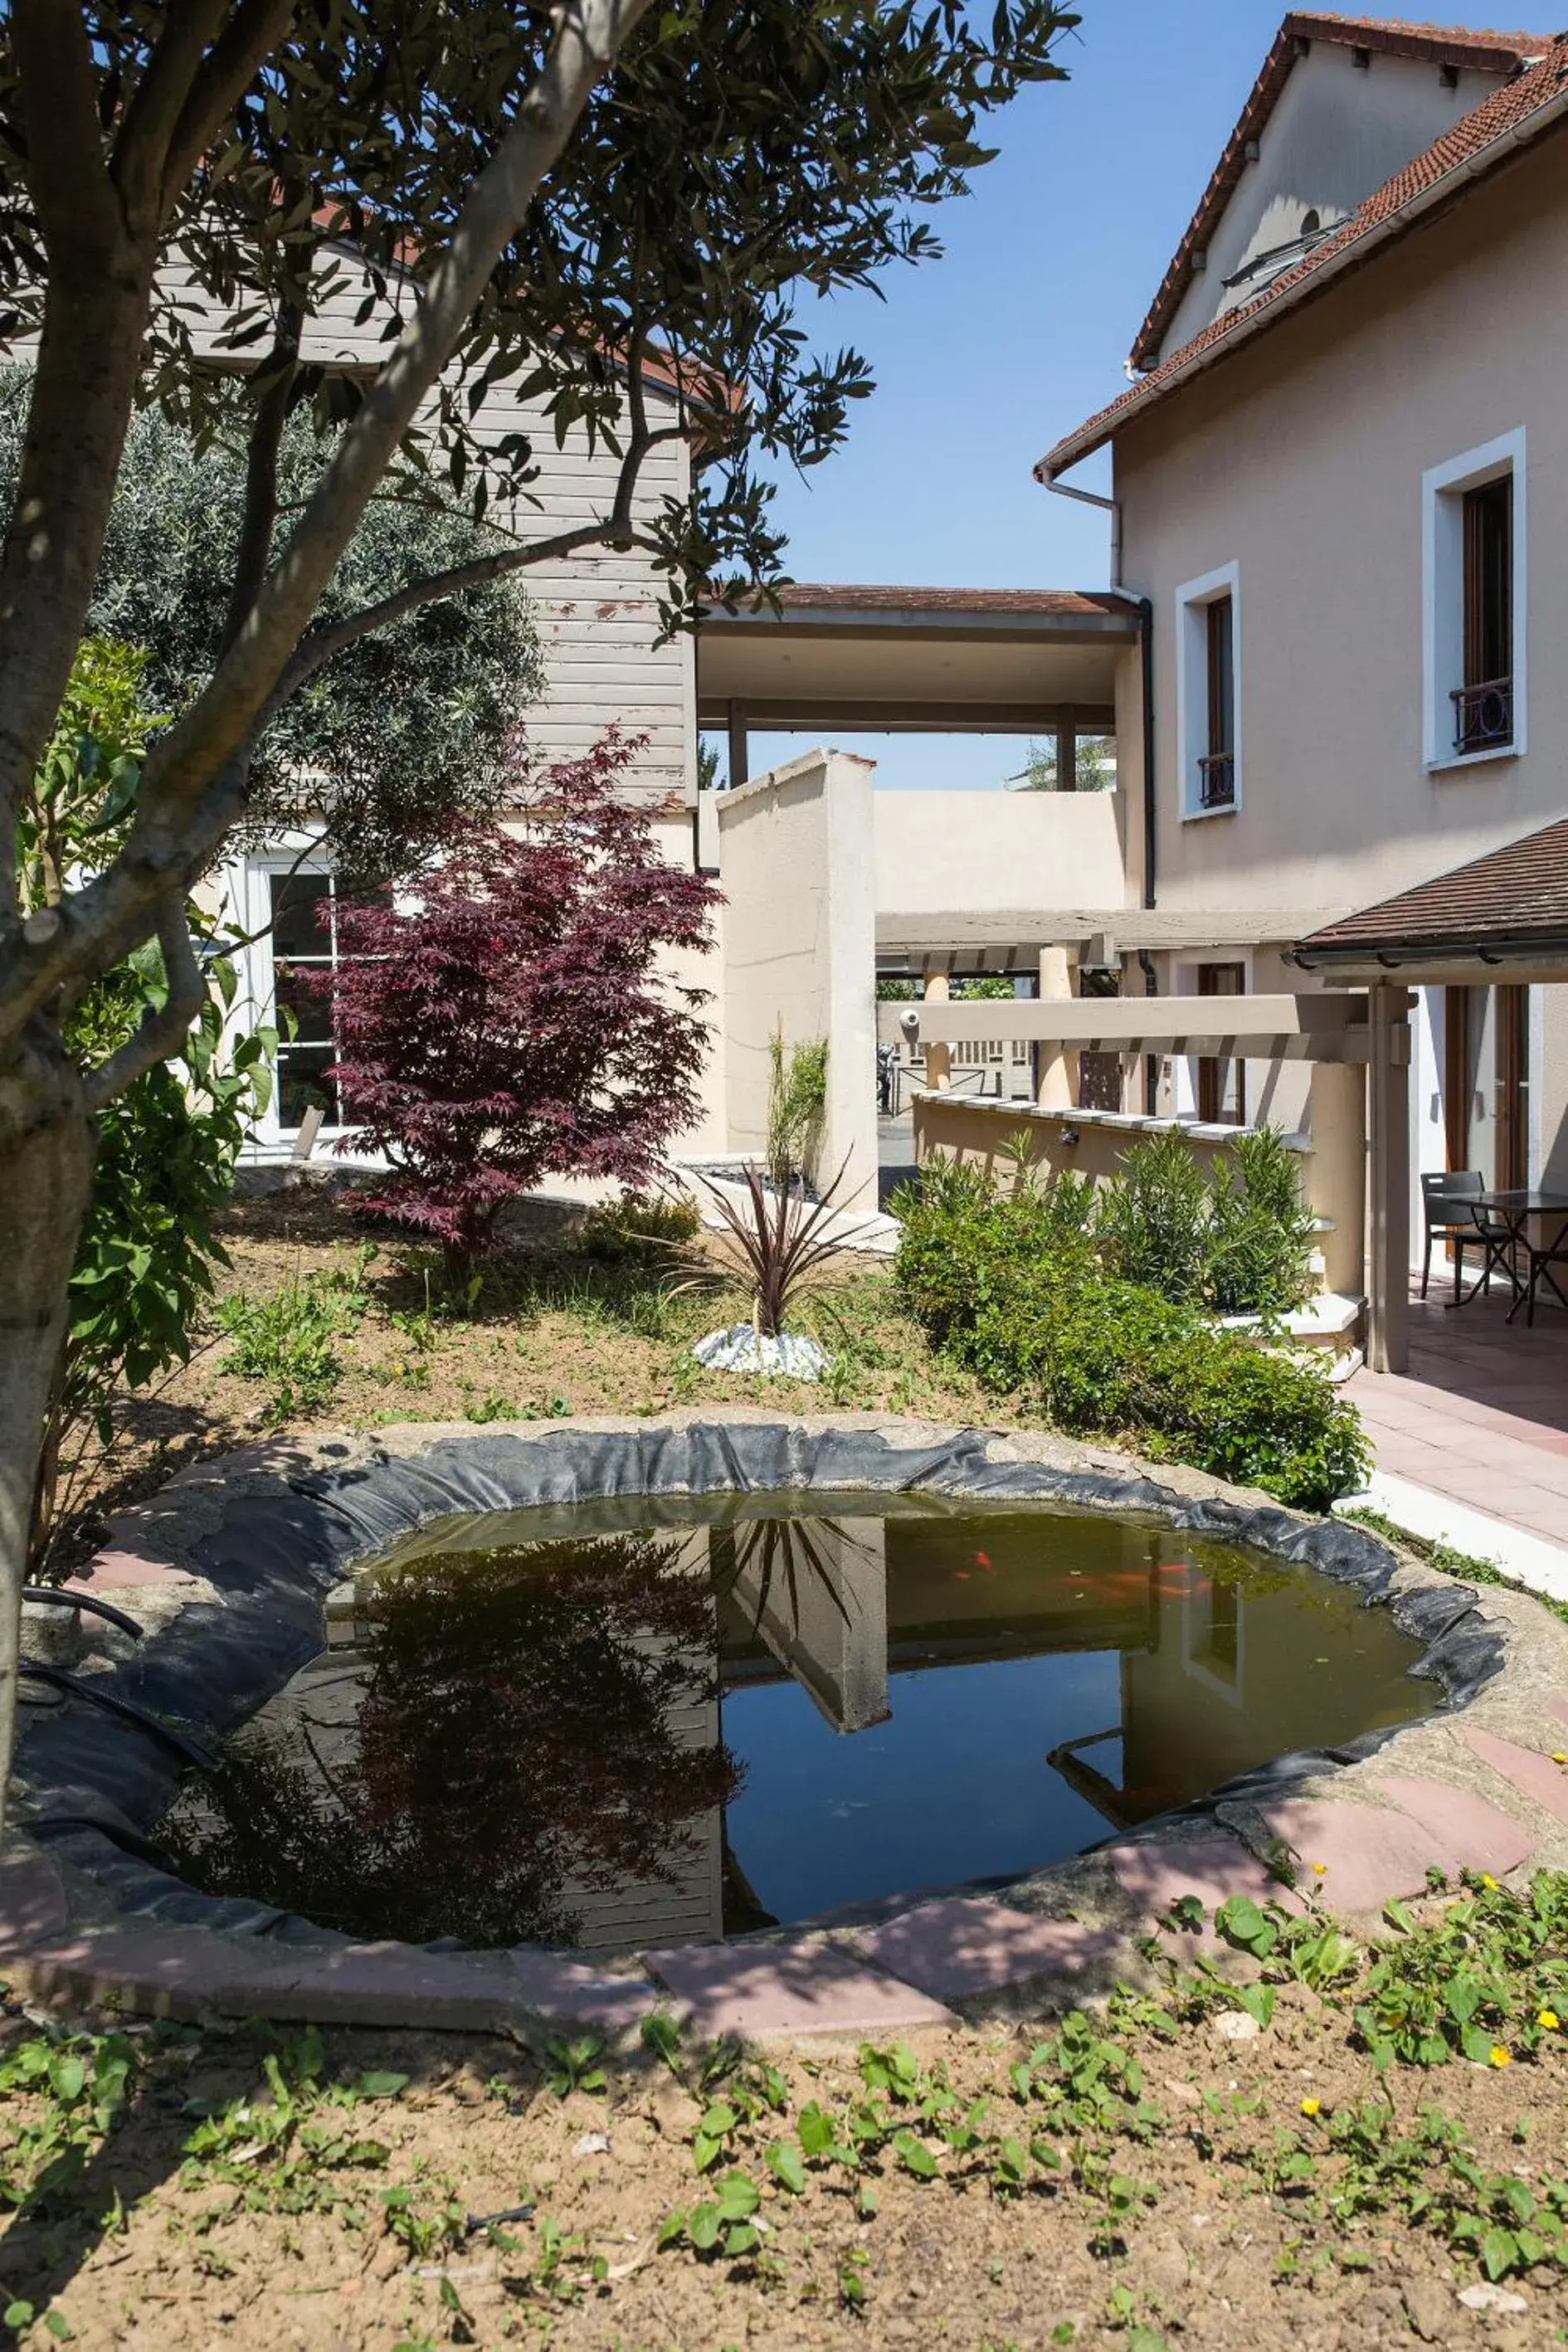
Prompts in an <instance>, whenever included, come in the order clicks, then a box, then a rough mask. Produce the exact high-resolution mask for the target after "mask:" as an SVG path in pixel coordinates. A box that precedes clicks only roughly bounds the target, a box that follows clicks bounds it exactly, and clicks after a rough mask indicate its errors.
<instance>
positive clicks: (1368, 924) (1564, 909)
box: [1295, 817, 1568, 966]
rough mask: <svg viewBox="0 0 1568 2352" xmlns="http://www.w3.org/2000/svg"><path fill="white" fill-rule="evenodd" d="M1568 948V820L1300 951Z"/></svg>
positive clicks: (1352, 919) (1312, 959) (1364, 955)
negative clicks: (1566, 945) (1564, 946)
mask: <svg viewBox="0 0 1568 2352" xmlns="http://www.w3.org/2000/svg"><path fill="white" fill-rule="evenodd" d="M1564 944H1568V817H1560V818H1559V819H1558V820H1557V822H1556V823H1555V824H1548V825H1543V826H1542V828H1541V830H1540V832H1539V833H1528V834H1526V835H1525V836H1524V838H1523V839H1522V840H1521V841H1510V842H1509V843H1508V844H1507V845H1505V846H1504V847H1503V848H1501V849H1494V850H1491V851H1489V853H1488V855H1487V856H1484V857H1475V858H1472V859H1471V860H1470V862H1469V864H1468V866H1453V867H1451V868H1450V869H1449V871H1448V872H1447V874H1439V875H1437V876H1436V877H1434V879H1433V880H1432V881H1430V882H1420V883H1417V884H1416V886H1415V888H1414V889H1411V890H1401V891H1400V892H1398V894H1397V895H1396V896H1395V897H1394V898H1384V899H1381V900H1380V901H1379V902H1378V904H1377V905H1376V906H1374V907H1363V908H1362V909H1361V911H1360V912H1359V913H1357V914H1354V915H1347V916H1346V917H1345V919H1343V921H1342V922H1338V923H1329V924H1326V925H1325V926H1324V928H1323V929H1321V930H1319V931H1312V932H1310V933H1309V934H1308V936H1307V937H1306V938H1305V939H1304V940H1301V941H1300V943H1299V945H1298V946H1297V949H1296V950H1295V957H1296V960H1299V961H1300V962H1302V963H1304V964H1306V965H1308V966H1311V965H1314V964H1316V963H1317V962H1318V961H1319V960H1320V958H1322V959H1331V958H1332V959H1338V958H1341V957H1352V956H1353V957H1355V958H1356V959H1358V960H1360V961H1368V960H1372V959H1380V960H1381V959H1384V958H1386V959H1387V960H1388V961H1390V962H1404V961H1406V960H1407V959H1408V958H1410V957H1412V956H1420V955H1436V954H1440V953H1443V952H1444V951H1447V952H1451V953H1453V952H1459V951H1463V950H1470V951H1472V952H1474V951H1476V950H1489V951H1490V952H1492V953H1502V952H1504V951H1506V950H1510V949H1511V950H1513V951H1514V952H1516V953H1519V952H1523V951H1527V950H1530V949H1531V948H1542V947H1545V946H1556V947H1559V948H1561V947H1563V945H1564Z"/></svg>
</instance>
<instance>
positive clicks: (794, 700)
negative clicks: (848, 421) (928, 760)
mask: <svg viewBox="0 0 1568 2352" xmlns="http://www.w3.org/2000/svg"><path fill="white" fill-rule="evenodd" d="M779 605H780V609H779V610H778V611H777V612H776V613H775V612H773V611H772V610H771V609H764V610H763V611H761V612H755V613H723V612H714V613H710V614H709V616H708V618H707V619H706V620H705V621H704V622H703V624H702V625H701V628H700V631H699V633H698V638H697V720H698V724H699V726H700V727H705V728H710V729H714V730H721V731H723V732H725V733H726V734H727V735H728V737H729V741H730V781H731V784H741V783H744V782H746V781H747V779H748V777H749V775H750V773H751V769H750V763H749V760H748V756H747V739H748V736H749V735H750V734H751V733H752V731H754V730H755V731H766V732H769V733H810V734H816V735H821V734H822V733H823V732H824V730H832V729H837V730H842V731H845V732H855V733H864V734H877V735H880V734H895V733H899V734H909V733H926V734H1001V735H1005V734H1012V735H1024V736H1030V735H1034V736H1047V735H1049V736H1055V738H1056V740H1057V744H1058V778H1059V779H1060V782H1061V786H1062V788H1063V789H1064V790H1068V791H1070V790H1071V788H1072V776H1073V768H1074V746H1075V745H1076V742H1077V740H1078V738H1079V736H1080V735H1110V734H1114V732H1115V730H1116V665H1117V659H1118V656H1119V655H1121V654H1122V653H1124V652H1125V651H1126V650H1127V649H1128V648H1129V647H1130V646H1136V645H1137V643H1138V641H1139V633H1140V629H1141V626H1142V620H1141V614H1140V611H1139V607H1138V606H1137V605H1136V604H1133V603H1132V602H1131V600H1130V599H1128V598H1127V597H1124V596H1118V595H1113V594H1110V593H1101V594H1086V593H1080V592H1079V591H1078V590H1076V589H1063V588H1019V589H1013V588H897V587H882V586H836V585H831V584H826V585H825V584H820V583H799V582H797V583H794V584H792V585H791V586H789V587H786V588H784V589H782V590H781V591H780V595H779Z"/></svg>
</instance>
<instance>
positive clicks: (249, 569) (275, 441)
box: [221, 187, 310, 650]
mask: <svg viewBox="0 0 1568 2352" xmlns="http://www.w3.org/2000/svg"><path fill="white" fill-rule="evenodd" d="M303 194H304V191H303V190H302V189H300V188H299V187H290V188H288V189H286V190H285V191H284V209H285V211H292V209H293V207H294V205H296V204H298V203H299V202H300V200H301V198H302V196H303ZM305 268H306V271H307V273H308V272H309V270H310V258H309V255H307V258H306V262H305ZM307 292H308V288H307V285H306V282H305V280H304V279H302V278H300V275H299V272H298V270H297V269H295V268H289V271H288V274H287V278H286V280H285V283H284V287H283V291H282V294H281V296H280V298H279V311H278V331H277V333H276V335H275V337H274V339H273V344H272V356H271V358H270V359H269V360H268V362H266V369H267V373H268V374H269V375H270V378H271V381H270V382H269V383H268V386H267V389H266V391H265V392H264V393H263V394H262V395H261V398H260V400H259V402H258V404H257V411H256V419H255V423H254V425H252V427H251V434H250V446H249V447H248V448H247V451H246V456H245V511H244V515H243V518H242V520H241V522H240V531H239V546H238V549H237V552H236V555H235V567H234V585H233V588H232V589H231V591H230V593H229V600H228V612H227V614H226V616H225V620H224V625H223V636H222V639H221V649H224V650H226V648H227V647H228V646H231V645H232V644H233V643H234V641H235V639H236V637H237V636H238V635H239V632H240V630H241V629H242V627H243V626H244V625H245V620H246V615H247V614H248V613H249V611H250V608H251V606H252V604H254V603H255V602H256V598H257V595H258V592H259V590H260V587H261V583H262V582H263V581H264V580H265V578H266V577H267V566H268V562H269V561H270V559H271V555H272V535H273V532H274V531H275V530H276V529H277V527H278V459H279V453H280V452H281V450H282V446H283V429H284V427H285V425H287V424H288V422H289V408H290V404H291V403H292V398H293V392H294V379H295V377H296V375H297V374H298V373H299V367H300V338H301V336H302V334H303V332H304V326H305V308H306V297H307Z"/></svg>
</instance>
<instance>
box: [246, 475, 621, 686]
mask: <svg viewBox="0 0 1568 2352" xmlns="http://www.w3.org/2000/svg"><path fill="white" fill-rule="evenodd" d="M610 545H616V546H620V547H641V548H645V549H646V550H647V552H648V553H649V554H654V553H656V552H657V549H656V547H655V543H654V541H652V540H650V539H638V538H637V537H636V536H635V535H628V534H627V533H626V528H625V526H624V525H623V524H622V523H621V521H620V520H619V519H618V514H612V515H611V516H610V517H609V519H608V520H606V521H605V522H584V523H578V524H577V525H576V526H575V528H574V529H573V530H563V531H557V533H556V534H555V536H554V538H552V539H536V540H530V541H528V542H527V544H526V545H523V546H517V547H500V548H497V550H496V551H495V553H494V554H493V555H476V556H474V557H472V558H471V559H470V561H469V562H467V563H455V564H454V565H453V566H452V567H451V569H450V570H449V571H447V572H429V573H427V574H426V577H425V578H424V579H423V580H416V581H413V582H411V583H410V584H409V585H408V586H407V587H406V588H399V589H398V590H397V591H396V593H395V594H393V595H391V596H384V597H382V598H381V599H380V601H379V602H378V603H377V604H366V605H364V606H363V608H362V610H361V611H359V612H357V613H349V614H345V615H344V617H343V618H342V620H341V621H334V622H332V624H331V626H330V627H322V628H320V629H312V630H311V632H310V635H309V636H307V637H304V638H302V639H301V641H300V648H299V651H298V652H297V653H296V654H295V656H294V658H293V660H292V661H291V662H290V663H289V667H288V668H287V669H286V670H285V671H284V672H283V675H282V677H280V678H279V681H278V685H277V688H276V689H275V691H274V692H273V694H272V695H271V697H270V698H269V699H268V705H267V709H266V712H265V714H264V716H263V719H262V722H261V723H262V724H263V725H264V724H265V723H266V720H267V719H270V718H271V717H272V716H273V714H274V713H275V712H276V711H278V710H279V709H281V708H282V706H283V705H284V703H286V702H287V701H288V700H289V697H290V695H293V694H297V693H298V692H299V690H300V687H302V686H303V685H304V683H305V680H306V679H307V678H308V677H314V676H315V674H316V672H317V670H319V669H320V668H321V665H322V663H323V662H326V661H330V660H331V657H332V656H333V655H334V654H337V653H342V649H343V647H344V646H352V645H357V644H358V643H359V640H360V639H361V638H362V637H368V636H371V635H374V632H375V631H376V630H377V629H389V628H391V626H392V625H393V624H394V623H395V622H396V621H401V620H402V619H403V618H404V617H405V614H409V613H416V612H417V611H418V610H419V608H420V606H421V605H422V604H440V603H441V602H442V600H443V599H444V598H445V597H447V596H461V595H463V594H464V593H466V592H467V591H468V589H470V588H483V587H485V586H486V585H487V584H488V583H489V582H490V581H492V580H500V579H504V578H505V577H506V576H507V575H508V574H509V573H510V572H522V571H525V570H526V569H527V568H528V567H529V566H530V565H531V564H534V563H552V562H554V561H555V560H556V558H557V557H559V556H563V555H575V554H576V553H578V551H580V550H581V549H583V548H584V547H607V546H610ZM258 732H259V729H258Z"/></svg>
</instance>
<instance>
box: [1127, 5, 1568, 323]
mask: <svg viewBox="0 0 1568 2352" xmlns="http://www.w3.org/2000/svg"><path fill="white" fill-rule="evenodd" d="M1313 41H1327V42H1331V43H1333V44H1334V45H1336V46H1337V47H1343V48H1353V49H1371V50H1373V51H1374V52H1375V53H1376V54H1377V55H1379V56H1381V57H1398V58H1416V59H1419V60H1421V61H1423V62H1428V63H1431V64H1434V65H1454V66H1464V67H1468V68H1469V70H1470V71H1471V72H1479V73H1497V74H1507V75H1510V76H1511V75H1513V74H1516V73H1517V72H1518V71H1519V69H1520V68H1521V66H1522V65H1523V64H1524V63H1525V61H1526V59H1527V58H1537V57H1540V56H1541V55H1542V52H1543V51H1544V50H1545V49H1546V48H1548V47H1550V41H1549V39H1548V38H1547V37H1545V36H1543V35H1542V34H1540V33H1498V32H1477V31H1467V30H1465V29H1463V28H1461V27H1458V26H1445V25H1419V24H1411V23H1406V22H1404V21H1401V20H1398V19H1394V18H1388V17H1374V16H1338V15H1334V14H1331V13H1327V12H1323V11H1319V10H1316V9H1305V8H1293V9H1292V10H1291V11H1290V13H1289V16H1287V17H1286V19H1285V21H1284V23H1283V24H1282V25H1281V26H1280V27H1279V32H1278V33H1277V34H1276V35H1275V37H1274V45H1273V47H1272V48H1270V50H1269V52H1268V57H1267V58H1265V59H1264V61H1263V68H1262V71H1261V72H1260V73H1259V74H1258V79H1257V80H1256V81H1255V82H1254V83H1253V85H1252V89H1251V90H1250V91H1249V93H1248V95H1247V103H1246V105H1245V106H1244V107H1243V108H1242V110H1241V114H1240V117H1239V119H1238V121H1237V125H1236V128H1235V130H1234V131H1232V132H1231V134H1230V137H1229V139H1228V140H1227V141H1226V145H1225V150H1224V152H1223V153H1222V154H1221V156H1220V159H1219V162H1218V163H1216V164H1215V168H1214V172H1213V174H1212V176H1211V177H1210V180H1209V184H1208V185H1207V187H1206V188H1205V190H1204V193H1203V194H1202V196H1201V197H1200V198H1199V199H1198V207H1197V210H1196V211H1195V212H1194V215H1193V217H1192V219H1191V221H1190V222H1189V223H1188V225H1187V229H1186V233H1185V235H1184V236H1183V238H1182V241H1181V243H1180V245H1178V247H1176V250H1175V252H1174V253H1173V256H1172V257H1171V262H1170V267H1169V268H1167V269H1166V271H1165V275H1164V277H1163V278H1162V279H1161V281H1160V286H1159V290H1158V291H1157V292H1156V294H1155V296H1154V299H1153V301H1152V303H1151V304H1150V306H1149V315H1148V317H1147V318H1146V319H1145V320H1144V321H1143V323H1142V326H1141V327H1140V328H1139V330H1138V332H1137V335H1136V336H1135V338H1134V340H1133V344H1132V365H1133V366H1134V367H1138V368H1147V367H1152V366H1154V364H1155V363H1156V362H1157V361H1158V359H1159V356H1160V345H1161V342H1162V341H1163V338H1164V335H1165V332H1166V330H1167V329H1168V328H1169V326H1170V323H1171V320H1172V319H1173V317H1174V315H1175V312H1176V309H1177V306H1178V304H1179V303H1180V301H1181V299H1182V297H1183V295H1184V293H1185V292H1186V289H1187V288H1188V286H1189V285H1190V284H1191V282H1192V276H1193V258H1194V255H1195V254H1196V253H1198V252H1199V251H1200V250H1201V249H1202V247H1205V245H1206V244H1207V243H1208V240H1209V236H1210V233H1211V231H1212V230H1213V229H1214V228H1215V226H1216V224H1217V223H1218V220H1219V217H1220V215H1221V214H1222V213H1223V212H1224V210H1225V208H1226V205H1227V204H1228V203H1229V201H1230V198H1231V196H1232V194H1234V192H1235V190H1236V188H1237V184H1238V183H1239V181H1240V179H1241V176H1242V173H1244V172H1245V170H1246V169H1247V148H1248V146H1249V145H1250V143H1251V142H1252V141H1254V140H1255V139H1258V138H1259V137H1260V136H1261V134H1262V132H1263V130H1264V127H1265V125H1266V124H1267V123H1268V118H1269V116H1270V115H1271V114H1272V113H1273V111H1274V109H1275V106H1276V104H1277V103H1278V101H1279V94H1280V92H1281V91H1282V90H1283V89H1284V87H1285V85H1286V83H1287V82H1288V81H1289V79H1290V74H1291V70H1292V68H1294V66H1295V64H1296V62H1297V59H1298V58H1300V56H1301V54H1302V53H1303V49H1304V47H1306V46H1307V45H1309V44H1310V43H1311V42H1313Z"/></svg>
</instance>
